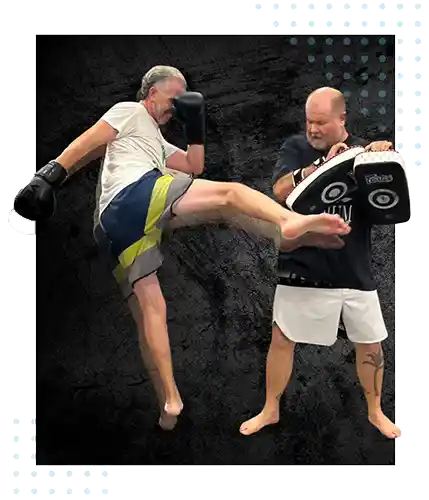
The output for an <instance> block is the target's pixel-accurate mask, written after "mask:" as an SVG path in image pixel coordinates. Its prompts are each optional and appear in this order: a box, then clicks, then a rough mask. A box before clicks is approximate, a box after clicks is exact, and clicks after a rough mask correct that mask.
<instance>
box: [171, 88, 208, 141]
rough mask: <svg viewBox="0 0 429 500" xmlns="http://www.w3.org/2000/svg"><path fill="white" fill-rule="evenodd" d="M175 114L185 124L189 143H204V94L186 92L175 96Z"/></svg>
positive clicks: (186, 137)
mask: <svg viewBox="0 0 429 500" xmlns="http://www.w3.org/2000/svg"><path fill="white" fill-rule="evenodd" d="M173 115H174V117H175V118H176V119H177V121H179V122H180V123H181V124H182V125H183V128H184V133H185V139H186V143H187V144H204V139H205V135H206V116H205V105H204V97H203V95H202V94H200V93H199V92H185V93H183V94H181V95H180V96H177V97H174V98H173Z"/></svg>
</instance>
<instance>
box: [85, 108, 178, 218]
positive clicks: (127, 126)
mask: <svg viewBox="0 0 429 500" xmlns="http://www.w3.org/2000/svg"><path fill="white" fill-rule="evenodd" d="M101 119H102V120H104V121H106V122H107V123H108V124H109V125H110V126H112V127H113V128H114V129H116V130H117V131H118V135H117V136H116V138H115V139H114V140H113V141H112V142H110V143H109V144H107V147H106V155H105V157H104V160H103V165H102V167H101V175H100V177H99V185H98V186H97V208H96V213H95V214H94V218H95V219H98V217H99V216H100V215H101V213H102V212H103V210H104V209H105V208H106V207H107V206H108V204H109V203H110V202H111V201H112V200H113V198H114V197H115V196H116V195H117V194H118V193H119V192H120V191H122V189H124V188H125V187H127V186H129V185H130V184H132V183H133V182H135V181H137V180H138V179H140V177H142V176H143V175H144V174H145V173H147V172H150V171H151V170H153V169H154V168H158V169H159V170H160V171H161V172H162V173H167V170H166V159H167V158H168V157H169V156H171V155H172V154H173V153H175V152H176V151H177V150H178V148H177V147H176V146H173V145H172V144H170V143H168V142H167V141H166V140H165V139H164V137H163V136H162V134H161V131H160V130H159V126H158V124H157V123H156V121H155V120H154V119H153V118H152V117H151V116H150V115H149V113H148V112H147V110H146V108H145V107H144V106H143V105H142V104H140V103H138V102H120V103H118V104H115V105H114V106H113V107H112V108H110V109H109V110H108V111H107V112H106V113H105V114H104V115H103V116H102V117H101ZM94 222H96V220H95V221H94Z"/></svg>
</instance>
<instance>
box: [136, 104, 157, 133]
mask: <svg viewBox="0 0 429 500" xmlns="http://www.w3.org/2000/svg"><path fill="white" fill-rule="evenodd" d="M140 104H141V105H142V106H143V107H144V109H145V110H146V113H147V114H148V115H149V116H150V117H151V118H152V120H153V121H154V123H155V125H156V126H157V127H158V126H159V125H158V122H157V121H156V120H155V118H154V117H153V114H152V111H151V109H150V108H151V106H150V105H149V103H148V102H146V101H140Z"/></svg>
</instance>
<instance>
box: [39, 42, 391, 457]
mask: <svg viewBox="0 0 429 500" xmlns="http://www.w3.org/2000/svg"><path fill="white" fill-rule="evenodd" d="M58 38H59V37H39V39H38V48H37V99H38V100H37V140H38V142H37V144H38V149H37V159H38V166H39V167H40V166H42V165H43V164H44V163H45V162H47V161H49V160H50V159H52V158H53V157H55V156H56V155H58V154H59V153H60V152H61V151H62V149H63V148H64V147H65V146H66V145H68V143H69V142H70V141H71V140H72V139H74V138H75V137H76V136H77V135H79V134H80V133H82V132H83V131H84V130H85V128H86V127H88V126H89V125H91V124H92V123H93V122H94V121H95V120H96V119H98V118H99V117H100V116H101V114H102V113H104V112H105V111H106V110H107V109H108V108H109V107H110V106H111V105H113V104H114V103H115V102H118V101H120V100H134V96H135V93H136V90H137V88H138V86H139V80H140V78H141V76H142V74H143V73H144V72H145V71H146V70H148V69H149V68H150V67H151V66H153V65H155V64H172V65H175V66H177V67H179V68H181V69H182V70H183V71H184V72H185V74H186V75H187V77H188V79H189V83H190V85H191V86H192V87H193V88H194V89H196V90H200V91H202V92H203V93H204V94H205V95H206V97H207V100H208V145H207V170H206V173H205V175H204V176H205V177H206V178H210V179H229V180H238V181H242V182H244V183H246V184H248V185H250V186H252V187H255V188H257V189H259V190H261V191H263V192H265V193H269V192H270V177H271V173H272V167H273V164H274V161H275V158H276V152H277V150H278V148H279V146H280V144H281V142H282V140H283V139H284V138H285V137H286V136H287V135H288V134H290V133H292V132H295V131H297V130H299V129H300V128H301V126H302V124H303V123H302V118H303V113H302V112H303V104H304V101H305V98H306V96H307V94H308V93H309V92H310V91H311V90H313V89H314V88H316V87H318V86H323V85H332V86H337V87H338V88H340V89H342V90H348V91H349V92H350V98H349V100H348V104H349V108H350V113H349V123H348V126H349V129H350V130H351V131H352V132H354V133H356V134H361V135H364V136H366V137H368V138H369V139H375V138H377V139H378V138H387V139H392V138H393V134H394V97H393V96H394V92H393V85H394V54H393V50H394V40H393V37H385V38H386V39H387V43H386V44H385V45H383V46H378V45H377V37H367V38H368V39H369V45H367V46H364V45H362V44H360V43H359V40H358V38H359V37H350V38H352V39H353V40H352V44H351V45H350V46H344V45H343V43H342V40H343V38H342V37H333V38H334V44H333V45H332V46H329V45H326V43H325V39H324V38H323V37H314V38H315V44H313V45H309V44H308V40H307V37H298V44H297V45H291V44H290V39H289V37H269V36H265V37H257V36H252V37H201V38H198V39H197V40H196V37H131V36H126V37H98V36H97V37H96V36H88V37H61V40H59V39H58ZM354 38H356V39H354ZM196 47H198V50H195V48H196ZM350 47H351V48H350ZM308 54H314V55H315V56H316V62H315V63H313V64H310V63H308V62H307V55H308ZM346 54H347V55H350V56H351V58H352V59H351V62H350V63H345V62H342V57H343V55H346ZM381 54H386V55H387V56H388V57H387V60H386V62H385V63H383V64H381V63H380V62H379V60H378V56H379V55H381ZM326 55H333V56H334V63H332V64H329V65H328V64H327V63H325V56H326ZM362 55H368V60H367V61H365V62H363V61H362V59H361V56H362ZM53 60H55V64H52V61H53ZM381 66H382V67H381ZM327 71H330V72H332V73H333V75H334V78H333V80H331V81H327V80H326V79H325V72H327ZM344 71H350V72H351V73H352V78H351V79H349V80H343V77H342V74H343V72H344ZM379 71H383V72H384V73H385V74H386V75H387V80H386V81H384V82H383V81H381V80H379V79H378V76H377V75H378V72H379ZM365 74H367V75H368V79H365V76H363V77H362V75H365ZM361 89H367V90H368V97H362V96H361V95H360V90H361ZM380 89H385V90H386V91H387V97H385V98H380V97H379V94H378V92H379V90H380ZM380 103H384V106H385V107H386V114H385V115H384V116H383V123H381V122H380V120H379V118H378V115H377V113H376V111H375V109H376V105H378V104H380ZM362 107H367V108H368V109H369V110H370V114H369V116H367V117H366V118H365V117H364V116H363V115H362V114H360V113H359V109H361V108H362ZM383 124H384V126H385V127H386V130H385V131H384V132H380V131H379V128H378V127H379V126H380V125H383ZM165 133H166V136H167V137H168V138H169V139H170V140H172V141H174V142H176V143H178V144H179V145H182V146H183V145H184V144H183V139H182V137H181V135H180V131H179V130H178V128H177V127H176V126H173V127H172V128H170V129H169V130H168V131H166V132H165ZM97 171H98V164H94V165H92V168H88V169H87V170H86V171H81V172H79V173H78V174H76V176H75V177H74V178H73V179H72V180H71V181H70V182H69V184H68V186H67V189H64V190H62V192H61V193H60V195H59V197H58V198H59V199H58V212H57V214H56V215H55V217H54V218H53V219H52V220H51V221H49V223H48V224H47V225H46V226H45V227H39V229H38V230H39V234H38V240H37V272H38V281H37V306H38V318H37V423H38V427H37V434H38V435H37V463H38V464H51V465H60V464H76V465H79V464H111V465H115V464H393V463H394V443H393V442H391V441H388V440H387V439H385V438H383V437H382V436H381V435H380V434H379V433H378V432H377V431H376V430H375V429H373V428H372V426H370V425H369V424H368V422H367V419H366V414H365V404H364V400H363V396H362V393H361V390H360V387H359V386H358V385H357V383H356V376H355V369H354V352H353V350H352V349H351V346H350V344H349V343H348V342H345V341H344V340H342V339H340V340H339V341H338V342H337V344H336V345H335V346H334V347H333V348H319V347H314V346H305V347H304V346H302V347H299V348H298V350H297V356H296V367H295V376H294V379H293V381H292V383H291V385H290V387H289V389H288V392H287V397H286V398H285V400H284V402H283V405H282V419H281V422H280V424H279V425H277V426H275V427H272V428H269V429H265V430H264V431H263V432H261V433H260V434H258V435H255V436H253V437H250V438H245V437H243V436H241V435H240V434H239V433H238V427H239V425H240V423H241V422H242V421H243V420H244V419H246V418H248V417H249V416H251V415H252V414H254V413H255V412H256V411H258V410H259V409H260V408H261V405H262V402H263V398H264V369H265V367H264V362H265V356H266V353H267V350H268V345H269V335H270V314H271V305H272V299H273V293H274V283H275V265H276V262H275V252H274V249H273V248H272V247H271V246H270V245H268V243H266V242H255V241H252V239H250V238H249V237H248V236H246V235H245V234H244V233H240V232H239V231H231V230H227V229H225V228H222V227H208V228H195V229H182V230H180V231H177V233H176V234H175V235H174V236H173V237H172V238H171V239H170V240H169V241H167V242H166V243H167V245H166V262H165V266H164V267H163V268H162V270H161V273H160V276H161V280H162V284H163V289H164V291H165V295H166V298H167V301H168V318H169V326H170V335H171V342H172V349H173V357H174V363H175V369H176V373H177V379H178V383H179V385H180V388H181V392H182V395H183V398H184V402H185V410H184V414H183V417H182V419H181V422H180V424H179V425H178V427H177V429H176V430H175V431H174V432H172V433H170V434H166V433H162V432H161V431H159V430H157V429H156V428H155V425H154V423H155V422H156V419H157V411H156V404H155V399H154V397H153V394H152V392H151V387H150V385H149V383H148V380H147V377H146V375H145V373H144V371H143V368H142V363H141V361H140V358H139V351H138V343H137V338H136V333H135V331H134V327H133V324H132V320H131V318H130V316H129V314H128V312H127V310H126V309H125V306H124V304H123V303H121V301H120V297H119V293H118V291H117V289H116V285H115V283H114V281H113V278H111V276H110V275H109V273H108V272H106V271H107V262H106V259H105V257H104V256H103V255H99V253H98V251H97V248H96V246H95V244H94V242H93V240H92V233H91V224H92V210H93V207H94V191H95V182H96V177H97ZM373 265H374V272H375V275H376V278H377V281H378V283H379V293H380V298H381V301H382V306H383V313H384V317H385V320H386V323H387V327H388V330H389V333H390V337H389V339H388V340H387V341H386V343H385V345H384V350H385V358H386V372H385V383H384V393H383V401H384V408H385V411H386V413H387V415H388V416H389V417H391V418H393V417H394V233H393V230H392V229H391V228H384V229H379V228H377V229H375V230H374V259H373Z"/></svg>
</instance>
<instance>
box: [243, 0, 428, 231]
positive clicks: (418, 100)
mask: <svg viewBox="0 0 429 500" xmlns="http://www.w3.org/2000/svg"><path fill="white" fill-rule="evenodd" d="M248 5H249V9H250V11H251V13H252V14H254V15H257V16H259V17H260V18H262V17H266V16H269V17H270V18H271V20H270V23H271V31H274V32H276V31H281V32H283V33H285V34H287V33H293V32H297V33H300V34H299V35H298V34H297V35H296V36H293V35H291V36H290V40H289V43H290V45H291V46H292V47H297V46H298V45H299V44H301V45H303V44H304V43H305V44H306V46H307V47H306V48H307V51H308V55H307V61H308V64H312V65H314V67H315V70H316V71H317V70H318V71H320V70H321V69H322V66H320V64H319V66H318V65H317V64H318V59H320V57H321V56H320V54H321V52H323V54H324V55H323V57H324V61H323V71H324V72H325V78H326V85H327V86H335V85H337V84H338V80H339V78H338V77H339V75H338V72H339V71H340V67H341V69H342V71H341V73H342V75H341V79H342V81H343V82H344V81H347V82H348V83H349V84H350V86H351V87H352V86H353V79H354V76H355V75H353V70H352V66H353V64H354V63H355V62H356V60H355V56H354V55H353V52H356V50H355V51H353V46H354V45H355V43H354V42H353V38H354V37H355V35H356V34H359V33H361V35H360V40H359V45H360V54H359V56H358V58H359V62H360V63H363V64H365V63H366V62H368V60H371V58H375V57H376V58H377V60H378V63H379V71H378V74H368V73H367V72H365V71H364V70H363V71H362V72H361V73H360V74H359V75H358V79H357V82H356V85H355V87H356V88H354V89H353V88H350V89H346V90H345V92H344V94H345V96H346V98H347V99H353V98H355V97H356V96H357V92H358V89H357V87H360V95H359V98H360V101H361V111H360V112H361V115H362V117H363V118H366V117H369V116H371V115H372V116H373V115H377V116H378V119H379V124H378V132H379V133H380V134H381V135H382V134H384V133H385V132H386V129H387V126H386V124H385V123H384V121H383V117H384V116H385V114H386V108H385V106H384V105H383V100H384V99H386V96H387V92H388V91H389V90H388V89H387V88H386V86H385V84H386V82H387V81H388V79H387V74H386V73H385V71H384V66H385V65H386V63H387V62H388V56H387V55H386V54H385V53H383V48H385V47H386V46H387V45H388V39H389V37H391V36H392V34H394V35H395V36H396V51H395V57H396V93H397V101H396V118H395V120H396V139H395V143H396V144H395V147H396V148H397V150H398V151H400V152H401V153H402V154H403V155H404V156H405V158H406V160H407V163H408V166H409V171H408V178H409V184H410V191H411V205H412V217H411V219H410V221H409V222H408V224H415V223H416V192H417V191H418V178H419V177H420V176H419V171H420V170H421V169H422V168H423V134H424V130H423V113H422V110H423V109H424V102H423V65H424V52H423V47H424V41H423V37H424V17H423V8H424V5H423V2H422V1H408V2H404V1H399V0H398V1H394V0H392V1H386V0H380V1H377V2H369V1H363V0H358V1H354V2H351V1H348V0H343V1H340V0H318V1H316V0H307V1H297V0H291V1H285V0H283V1H279V0H249V3H248ZM333 12H334V13H335V16H332V13H333ZM303 32H307V33H308V36H307V37H306V38H307V40H306V42H303V41H302V40H303V37H304V35H301V34H302V33H303ZM312 32H313V33H314V35H321V34H322V33H326V35H325V40H324V41H321V40H320V39H318V38H317V37H316V36H314V35H312ZM364 32H369V33H371V35H374V34H378V43H377V45H374V44H372V43H371V44H370V35H366V34H365V33H364ZM347 33H350V34H347ZM322 44H323V45H325V49H322ZM337 44H343V46H344V47H345V48H350V49H351V50H350V53H347V51H345V52H344V54H343V56H342V58H341V60H335V59H334V57H333V56H332V55H330V54H327V53H326V52H327V51H326V46H328V47H333V46H335V45H337ZM345 65H349V67H345ZM374 93H376V94H378V103H375V102H374ZM374 104H375V106H374ZM405 131H407V133H405Z"/></svg>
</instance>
